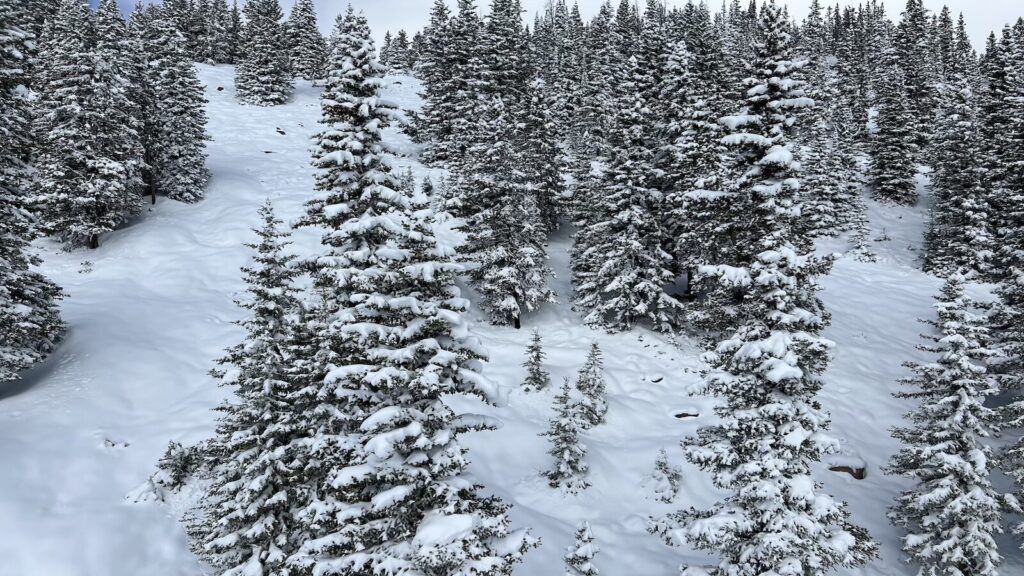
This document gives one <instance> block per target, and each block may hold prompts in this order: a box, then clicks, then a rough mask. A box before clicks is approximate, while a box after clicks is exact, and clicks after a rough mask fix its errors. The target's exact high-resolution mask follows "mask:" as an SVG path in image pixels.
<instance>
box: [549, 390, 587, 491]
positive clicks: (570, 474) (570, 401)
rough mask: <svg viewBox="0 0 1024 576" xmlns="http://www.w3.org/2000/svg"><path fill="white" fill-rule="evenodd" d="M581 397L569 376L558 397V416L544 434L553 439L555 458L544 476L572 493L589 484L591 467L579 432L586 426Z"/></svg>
mask: <svg viewBox="0 0 1024 576" xmlns="http://www.w3.org/2000/svg"><path fill="white" fill-rule="evenodd" d="M582 401H583V398H582V396H581V391H580V390H579V389H578V388H577V387H576V386H575V385H574V384H573V382H572V380H570V379H569V378H566V379H565V382H564V383H563V384H562V390H561V392H559V394H558V396H556V397H555V417H554V418H552V419H551V423H550V426H549V427H548V431H547V432H545V433H544V434H542V436H547V437H548V438H550V439H551V449H550V450H549V451H548V454H550V455H551V456H552V457H554V459H555V463H554V465H553V466H552V467H551V468H550V469H549V470H547V471H545V472H544V476H546V477H547V479H548V483H549V484H550V485H551V487H552V488H560V489H562V490H563V491H565V492H567V493H569V494H575V493H576V492H579V491H580V490H585V489H586V488H587V487H588V486H590V482H588V481H587V478H586V476H587V472H588V470H589V468H588V466H587V462H586V457H587V447H586V446H585V445H583V444H581V443H580V434H581V433H582V432H583V431H584V430H586V428H587V424H586V422H585V420H584V419H585V415H584V413H583V412H582V410H581V408H582V407H581V403H582Z"/></svg>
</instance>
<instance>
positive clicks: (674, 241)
mask: <svg viewBox="0 0 1024 576" xmlns="http://www.w3.org/2000/svg"><path fill="white" fill-rule="evenodd" d="M705 41H706V39H705ZM669 50H670V52H669V54H668V57H667V61H666V64H665V74H664V77H663V78H662V79H661V93H660V98H661V99H662V100H663V101H664V102H665V116H664V118H663V119H662V120H661V123H660V125H659V127H658V131H659V136H660V140H661V146H660V148H659V150H658V151H657V156H656V157H655V165H654V168H655V169H656V170H657V171H659V173H660V177H661V179H662V180H663V181H664V182H666V183H667V186H665V187H664V188H665V189H664V192H665V193H666V197H665V202H664V210H663V215H662V225H663V228H664V234H665V240H666V244H667V246H666V250H667V251H668V252H669V253H671V254H672V256H673V268H674V269H675V270H674V271H675V272H676V273H677V274H685V275H686V278H687V289H686V295H687V296H690V295H691V294H690V286H689V281H690V280H691V279H692V277H693V276H694V273H695V272H696V268H697V266H698V265H699V264H700V263H702V262H710V261H715V260H716V258H715V255H716V251H717V250H720V249H721V247H720V246H718V243H716V242H712V241H709V240H710V239H713V238H715V229H716V228H717V226H718V224H719V222H718V216H719V215H721V214H723V213H724V212H723V211H721V210H718V207H719V205H720V204H721V202H722V194H721V192H719V190H718V189H719V187H720V185H721V182H722V181H721V179H722V176H723V173H722V169H723V166H722V156H723V154H722V153H723V149H722V146H721V144H720V141H721V137H722V127H721V125H719V124H718V121H717V119H718V116H719V114H718V113H717V112H716V110H717V109H718V108H720V107H721V106H722V102H720V100H721V98H719V97H718V95H717V91H718V90H717V88H716V86H715V80H716V78H717V77H718V76H719V75H720V74H721V72H720V71H719V70H718V69H717V66H716V64H715V61H714V60H715V59H714V57H713V55H711V54H710V53H709V52H710V50H709V49H705V50H704V55H703V58H704V61H701V60H699V59H698V58H697V55H696V54H692V53H691V52H690V50H689V47H688V44H687V41H685V40H679V41H677V42H675V43H673V44H672V45H671V46H670V47H669ZM709 60H710V61H709Z"/></svg>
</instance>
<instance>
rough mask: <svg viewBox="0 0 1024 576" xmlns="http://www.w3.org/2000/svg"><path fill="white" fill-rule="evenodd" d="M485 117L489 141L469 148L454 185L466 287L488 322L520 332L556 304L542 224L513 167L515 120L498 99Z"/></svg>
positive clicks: (483, 127) (483, 128) (517, 168)
mask: <svg viewBox="0 0 1024 576" xmlns="http://www.w3.org/2000/svg"><path fill="white" fill-rule="evenodd" d="M483 114H484V115H483V116H482V117H481V118H480V119H479V120H478V122H479V127H480V130H481V133H482V134H488V135H489V137H488V138H487V139H483V138H481V139H479V141H478V142H477V143H476V144H475V145H474V146H473V147H472V148H470V150H469V154H468V155H467V162H466V163H465V164H464V165H463V166H461V167H460V169H459V170H458V171H457V176H458V178H459V180H458V181H457V182H456V183H455V184H456V187H457V190H458V195H459V199H458V204H460V205H461V208H460V210H461V214H462V215H464V216H465V220H466V222H465V226H464V228H465V230H466V232H467V239H466V245H465V248H464V249H463V258H465V260H466V261H468V262H472V263H473V264H474V266H473V268H472V269H471V270H470V272H469V277H470V281H471V283H472V285H473V287H474V288H476V290H477V291H479V292H480V294H481V295H482V296H483V300H484V301H483V304H484V307H485V308H486V309H487V311H488V313H489V314H490V317H491V322H493V323H494V324H499V325H508V324H511V325H514V326H516V327H517V328H518V327H519V325H520V320H521V318H522V315H523V314H524V313H526V312H531V311H533V310H536V309H537V308H538V307H539V306H540V304H541V303H543V302H553V301H554V293H553V292H552V291H551V289H550V288H549V287H548V278H549V277H551V276H552V272H551V270H550V268H549V267H548V264H547V252H546V251H545V248H544V243H545V240H546V237H545V230H544V223H543V221H542V219H541V215H540V210H539V208H538V206H537V202H536V197H535V196H534V195H533V194H532V193H531V190H530V188H529V186H528V185H527V184H526V183H525V182H524V177H523V175H522V173H521V166H519V164H518V163H517V159H518V158H519V155H518V154H517V152H516V150H515V149H514V148H515V140H514V128H513V125H512V122H513V120H512V119H510V118H508V115H507V114H508V111H507V109H506V108H505V106H504V104H503V103H502V101H501V99H500V98H497V97H494V98H492V99H491V100H490V101H489V102H488V106H487V107H486V108H485V109H484V112H483Z"/></svg>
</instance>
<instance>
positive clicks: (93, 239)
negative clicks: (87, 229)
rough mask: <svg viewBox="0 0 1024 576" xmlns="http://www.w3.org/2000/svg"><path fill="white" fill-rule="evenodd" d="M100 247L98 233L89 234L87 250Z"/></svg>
mask: <svg viewBox="0 0 1024 576" xmlns="http://www.w3.org/2000/svg"><path fill="white" fill-rule="evenodd" d="M99 247H100V235H99V234H93V235H92V236H89V250H95V249H97V248H99Z"/></svg>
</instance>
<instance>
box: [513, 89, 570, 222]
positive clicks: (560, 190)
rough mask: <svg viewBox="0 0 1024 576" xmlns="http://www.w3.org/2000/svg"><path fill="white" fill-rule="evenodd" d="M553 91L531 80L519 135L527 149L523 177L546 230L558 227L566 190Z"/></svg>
mask: <svg viewBox="0 0 1024 576" xmlns="http://www.w3.org/2000/svg"><path fill="white" fill-rule="evenodd" d="M556 107H557V104H556V103H555V94H554V91H553V89H552V88H550V87H549V86H548V85H547V84H546V83H545V82H544V80H541V79H539V78H538V79H536V80H534V81H533V82H532V83H531V84H530V87H529V89H528V103H527V108H526V112H525V115H524V116H525V117H524V118H523V124H522V128H521V135H520V137H521V138H522V140H523V144H522V148H523V150H524V151H525V152H526V167H525V169H526V172H527V173H526V176H525V177H526V179H527V181H528V182H529V183H530V186H531V188H532V189H533V193H534V196H535V197H536V199H535V201H536V203H537V210H538V212H540V217H541V220H542V221H543V224H544V229H545V231H546V232H549V233H550V232H554V231H555V230H557V229H558V227H559V219H560V214H561V205H560V204H561V201H562V197H563V195H564V193H565V182H564V181H563V179H562V172H563V171H564V166H565V155H564V153H563V152H562V149H561V140H562V138H561V130H560V126H559V125H558V123H557V121H556V120H555V111H556Z"/></svg>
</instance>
